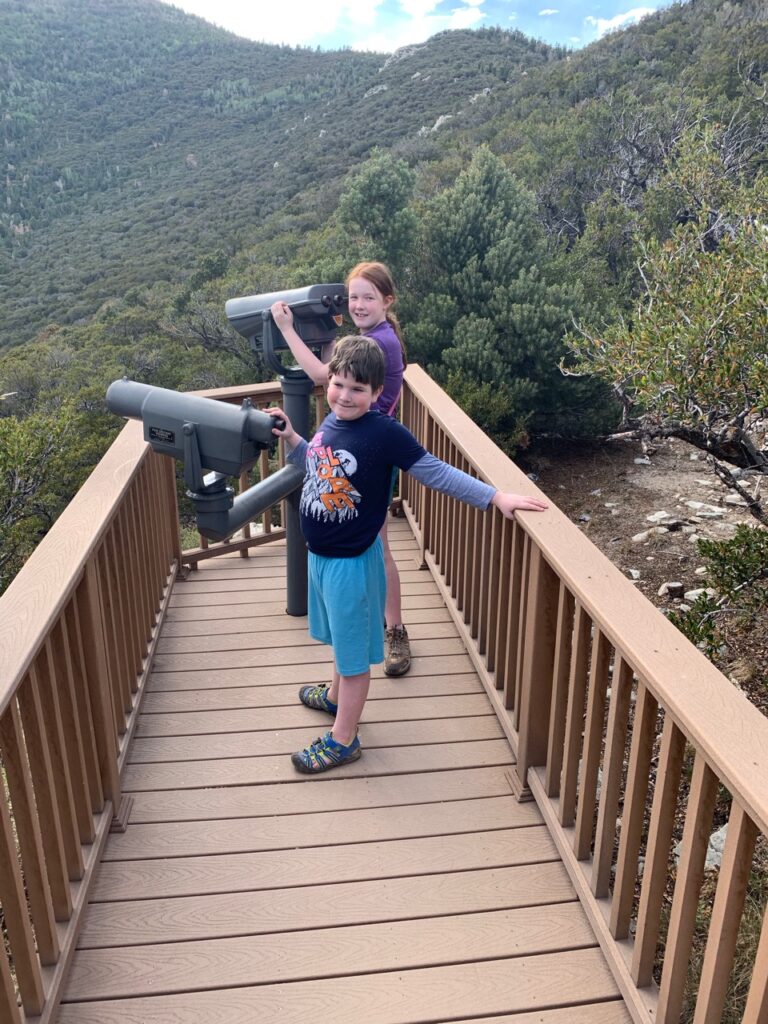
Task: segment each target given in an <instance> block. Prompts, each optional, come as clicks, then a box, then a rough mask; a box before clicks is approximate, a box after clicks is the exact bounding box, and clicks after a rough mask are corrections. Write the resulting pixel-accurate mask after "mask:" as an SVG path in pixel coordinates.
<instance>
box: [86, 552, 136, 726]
mask: <svg viewBox="0 0 768 1024" xmlns="http://www.w3.org/2000/svg"><path fill="white" fill-rule="evenodd" d="M94 559H95V562H96V565H97V567H98V573H99V578H100V580H101V600H102V614H103V616H104V631H105V633H106V644H105V650H106V653H107V658H108V659H109V678H110V679H111V681H112V686H113V689H114V692H113V698H114V707H115V711H116V712H117V714H116V717H115V725H116V726H117V731H118V733H119V734H120V735H121V736H122V735H123V733H124V732H125V729H126V716H127V715H128V714H129V713H130V710H131V705H132V703H133V702H132V698H131V686H130V681H129V679H128V675H127V673H126V672H125V665H124V664H123V662H122V661H121V659H120V642H119V639H118V633H119V627H118V612H117V608H116V600H115V590H114V584H115V582H116V579H115V575H114V562H113V561H112V559H111V557H110V555H109V553H108V551H107V539H106V538H105V539H104V543H103V544H102V545H101V547H100V548H99V550H98V551H97V552H95V553H94Z"/></svg>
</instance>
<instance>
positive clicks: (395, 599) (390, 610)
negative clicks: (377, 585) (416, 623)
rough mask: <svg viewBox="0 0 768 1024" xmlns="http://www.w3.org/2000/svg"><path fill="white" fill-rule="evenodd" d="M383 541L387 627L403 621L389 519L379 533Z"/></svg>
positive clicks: (399, 624)
mask: <svg viewBox="0 0 768 1024" xmlns="http://www.w3.org/2000/svg"><path fill="white" fill-rule="evenodd" d="M379 536H380V537H381V543H382V545H383V547H384V571H385V573H386V576H387V603H386V605H385V606H384V618H385V619H386V621H387V629H392V627H393V626H401V625H402V623H403V608H402V596H401V590H400V573H399V571H398V568H397V563H396V562H395V558H394V555H393V554H392V549H391V548H390V546H389V538H388V537H387V521H386V519H385V520H384V525H383V526H382V528H381V532H380V533H379Z"/></svg>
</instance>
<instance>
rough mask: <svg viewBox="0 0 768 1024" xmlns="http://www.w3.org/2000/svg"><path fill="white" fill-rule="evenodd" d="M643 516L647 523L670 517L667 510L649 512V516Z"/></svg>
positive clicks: (659, 521)
mask: <svg viewBox="0 0 768 1024" xmlns="http://www.w3.org/2000/svg"><path fill="white" fill-rule="evenodd" d="M645 518H646V519H647V520H648V522H649V523H661V522H663V521H664V520H665V519H670V518H671V516H670V514H669V512H663V511H662V512H651V514H650V515H649V516H646V517H645Z"/></svg>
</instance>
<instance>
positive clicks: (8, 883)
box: [0, 786, 45, 1016]
mask: <svg viewBox="0 0 768 1024" xmlns="http://www.w3.org/2000/svg"><path fill="white" fill-rule="evenodd" d="M0 903H1V904H2V907H3V917H4V919H5V927H6V930H7V932H8V940H9V942H10V945H11V953H12V955H13V967H14V971H15V972H16V983H17V985H18V986H19V993H20V995H21V1001H22V1005H23V1006H24V1009H25V1011H26V1012H27V1014H29V1015H30V1016H34V1015H35V1014H39V1013H40V1012H41V1011H42V1009H43V1005H44V1003H45V994H44V992H43V978H42V974H41V971H40V964H39V962H38V959H37V953H36V951H35V936H34V934H33V932H32V925H31V922H30V920H29V914H28V913H27V900H26V897H25V895H24V879H23V878H22V876H21V870H20V868H19V861H18V858H17V856H16V844H15V842H14V838H13V822H12V821H11V816H10V813H9V811H8V802H7V800H6V799H5V787H4V786H0ZM0 955H2V959H3V960H5V950H4V949H2V948H0Z"/></svg>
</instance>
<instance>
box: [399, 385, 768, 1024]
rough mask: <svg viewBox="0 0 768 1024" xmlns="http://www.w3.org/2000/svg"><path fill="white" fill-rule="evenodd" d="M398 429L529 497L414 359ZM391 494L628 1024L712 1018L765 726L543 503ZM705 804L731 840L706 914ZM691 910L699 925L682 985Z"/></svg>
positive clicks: (735, 917)
mask: <svg viewBox="0 0 768 1024" xmlns="http://www.w3.org/2000/svg"><path fill="white" fill-rule="evenodd" d="M403 422H404V423H405V424H406V426H408V427H409V428H410V429H411V430H412V431H413V433H415V434H416V436H417V437H418V438H419V439H420V440H421V441H422V443H423V444H424V445H425V447H427V448H428V449H429V450H430V451H432V452H434V453H435V454H436V455H438V456H439V457H441V458H443V459H445V460H446V461H448V462H451V463H453V464H454V465H457V466H459V468H461V469H464V470H466V471H467V472H469V473H472V474H473V475H476V476H479V477H480V478H482V479H484V480H486V481H487V482H489V483H491V484H492V485H494V486H496V487H497V488H499V489H501V490H509V491H517V492H521V491H524V492H527V493H531V492H535V488H534V486H533V484H532V483H531V481H530V480H529V479H528V478H527V477H526V476H525V475H524V474H523V473H521V472H520V471H519V470H518V469H517V468H516V467H515V466H514V465H513V464H512V463H511V462H510V461H509V460H508V459H507V458H506V457H505V456H504V455H503V453H502V452H500V451H499V449H498V448H497V447H496V446H495V445H493V444H492V442H490V441H489V440H488V438H487V437H485V436H484V435H483V433H482V432H481V431H480V430H479V429H478V428H477V427H476V426H475V425H474V424H473V423H472V422H471V421H470V420H469V419H468V418H467V417H466V416H465V415H464V414H463V413H462V412H461V411H460V410H459V409H458V408H457V407H456V406H455V405H453V404H452V403H450V402H449V401H448V400H447V399H446V396H445V395H444V393H443V392H442V391H441V390H440V389H439V388H438V387H437V386H436V385H435V384H434V382H433V381H432V380H431V379H430V378H429V377H428V376H427V375H426V374H425V373H423V371H421V370H420V369H419V368H418V367H410V368H409V370H408V373H407V385H406V390H405V394H404V400H403ZM402 489H403V490H402V493H403V498H404V507H405V511H406V514H407V516H408V518H409V520H410V522H411V524H412V527H413V529H414V532H415V534H416V536H417V538H418V540H419V543H420V546H421V552H422V559H423V562H424V564H426V565H427V566H429V567H430V568H431V569H432V570H433V572H434V573H435V575H436V577H437V578H438V580H439V581H440V585H441V586H442V588H443V592H444V594H445V596H446V599H447V603H448V605H449V608H451V609H452V612H453V614H454V618H455V619H456V621H457V624H458V626H459V628H460V630H461V632H462V634H463V637H464V640H465V643H466V645H467V648H468V650H469V651H470V654H471V655H472V657H473V660H474V662H475V665H476V667H477V669H478V671H479V673H480V675H481V678H482V679H483V681H484V684H485V686H486V689H487V691H488V693H489V696H490V697H491V700H492V702H493V703H494V705H495V707H496V710H497V713H498V715H499V718H500V720H501V723H502V726H503V727H504V729H505V730H506V733H507V735H508V736H509V738H510V740H511V742H512V745H513V748H514V749H515V751H516V755H517V766H516V769H515V773H514V776H513V779H512V782H513V785H514V788H515V790H516V792H517V793H518V795H519V797H520V798H521V799H525V798H526V797H528V798H529V797H531V796H533V797H535V799H536V800H537V802H538V804H539V806H540V807H541V809H542V811H543V813H544V815H545V818H546V820H547V822H548V824H549V827H550V829H551V831H552V834H553V836H554V838H555V840H556V842H557V844H558V847H559V850H560V853H561V855H562V857H563V860H564V862H565V864H566V867H567V869H568V871H569V873H570V875H571V878H572V880H573V882H574V885H575V887H576V889H577V891H578V893H579V895H580V897H581V899H582V902H583V904H584V906H585V908H586V910H587V913H588V914H589V916H590V919H591V921H592V924H593V926H594V929H595V931H596V933H597V936H598V938H599V940H600V943H601V945H602V947H603V949H604V951H605V953H606V956H607V957H608V960H609V963H610V964H611V967H612V970H613V971H614V974H615V976H616V979H617V981H618V983H619V985H620V987H621V991H622V993H623V995H624V997H625V999H626V1001H627V1005H628V1006H629V1008H630V1011H631V1013H632V1015H633V1018H634V1020H636V1021H638V1022H643V1024H650V1022H651V1021H653V1022H656V1024H673V1022H677V1021H679V1020H680V1018H681V1013H682V1012H683V1010H685V1015H686V1016H687V1017H688V1018H689V1019H693V1020H694V1021H695V1022H696V1024H705V1022H706V1024H719V1022H720V1021H721V1020H722V1019H723V1013H724V1006H725V1004H726V1000H727V999H728V1000H729V1002H730V1003H732V1002H733V1000H732V999H731V997H730V996H729V995H728V993H729V982H730V979H731V972H732V964H733V960H734V950H735V948H736V944H737V939H738V936H739V925H740V922H741V918H742V910H743V905H744V897H745V890H746V886H747V880H748V877H749V874H750V870H751V868H752V866H753V856H754V849H755V842H756V840H758V841H760V842H762V843H765V837H766V836H767V835H768V720H767V719H766V718H765V717H763V716H762V715H761V714H760V712H759V711H758V710H757V709H756V708H755V707H754V706H753V705H751V704H750V703H749V702H748V701H747V700H746V699H745V697H744V696H743V695H742V694H741V693H739V692H738V691H737V690H736V688H735V687H734V686H733V685H732V684H731V683H730V682H729V681H728V680H727V679H726V678H725V677H724V676H723V675H722V674H721V673H720V672H718V671H717V670H716V669H715V668H714V666H713V665H712V664H711V663H710V662H709V661H708V660H707V659H706V658H705V657H704V656H703V655H702V654H701V653H700V652H699V651H698V650H697V649H696V648H695V647H694V646H693V645H692V644H690V643H689V642H688V641H687V640H686V639H685V638H684V637H683V636H682V634H681V633H680V632H679V631H678V630H677V629H676V628H675V627H674V626H673V625H672V624H671V623H670V622H668V621H667V619H666V618H665V617H664V616H663V615H662V614H661V612H659V611H657V610H656V609H655V608H653V606H652V605H650V604H649V602H648V601H647V600H646V599H645V598H644V597H643V596H642V595H641V594H639V593H638V592H637V591H636V590H635V588H634V587H633V586H632V584H631V583H630V582H629V580H627V579H626V578H625V577H624V576H623V575H622V574H621V572H619V570H618V569H616V568H615V567H614V566H613V565H612V564H611V563H610V562H609V561H608V559H606V558H605V557H604V556H603V555H602V554H601V553H600V552H599V551H598V550H597V549H596V548H595V547H594V546H593V545H592V544H591V543H590V542H589V541H588V540H587V539H586V537H585V536H584V535H583V534H582V533H581V531H579V530H578V529H577V528H576V527H575V526H574V525H573V524H572V523H570V522H569V521H568V520H567V519H566V517H565V516H564V515H562V514H561V513H560V512H559V510H558V509H556V508H554V507H552V508H550V509H549V510H548V511H547V512H545V513H542V514H535V513H522V514H518V516H517V518H516V520H515V521H514V522H511V521H509V520H505V519H503V518H502V517H501V515H500V514H499V513H498V512H496V510H492V513H490V512H489V513H483V512H477V511H475V510H473V509H471V508H469V507H467V506H465V505H460V504H458V503H456V502H454V501H452V500H451V499H448V498H446V497H444V496H442V495H438V494H436V493H434V492H430V491H429V490H426V489H425V488H423V487H422V486H421V485H419V484H417V483H416V482H415V481H413V480H412V479H409V478H408V477H407V476H405V477H404V478H403V480H402ZM716 799H717V800H718V806H722V805H723V803H725V805H726V807H727V808H728V810H729V816H728V832H727V841H726V845H725V850H724V855H723V860H722V865H721V867H720V871H719V878H718V881H717V888H716V893H715V896H714V900H713V906H709V907H707V906H706V905H702V898H701V893H700V890H701V883H702V877H703V872H704V862H705V854H706V851H707V845H708V840H709V836H710V832H711V831H712V819H713V810H714V807H715V802H716ZM680 833H682V834H681V835H680ZM759 837H762V839H760V838H759ZM678 838H680V840H681V842H680V846H679V851H678V861H677V862H676V861H675V858H674V856H673V852H672V848H673V845H674V844H675V842H676V841H677V839H678ZM670 878H672V879H674V886H672V884H671V882H670ZM670 900H671V905H669V901H670ZM700 910H703V913H701V914H699V911H700ZM697 914H699V916H700V917H701V918H703V919H704V920H706V919H707V918H709V924H708V934H707V936H706V948H705V951H704V953H703V966H702V969H701V974H700V981H699V982H698V985H694V986H690V985H688V987H687V974H688V965H689V959H690V958H691V953H692V945H693V934H694V926H695V925H696V920H697ZM632 936H634V937H633V938H632ZM751 956H752V959H753V963H752V977H751V984H750V985H749V992H748V995H747V997H746V1000H745V1004H744V1010H743V1020H744V1022H745V1024H766V1022H767V1021H768V915H765V914H764V916H763V925H762V934H761V938H760V940H759V945H758V946H757V949H756V952H755V951H754V950H753V952H752V954H751ZM657 981H658V984H657ZM692 988H693V990H692ZM684 1004H685V1005H684Z"/></svg>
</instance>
